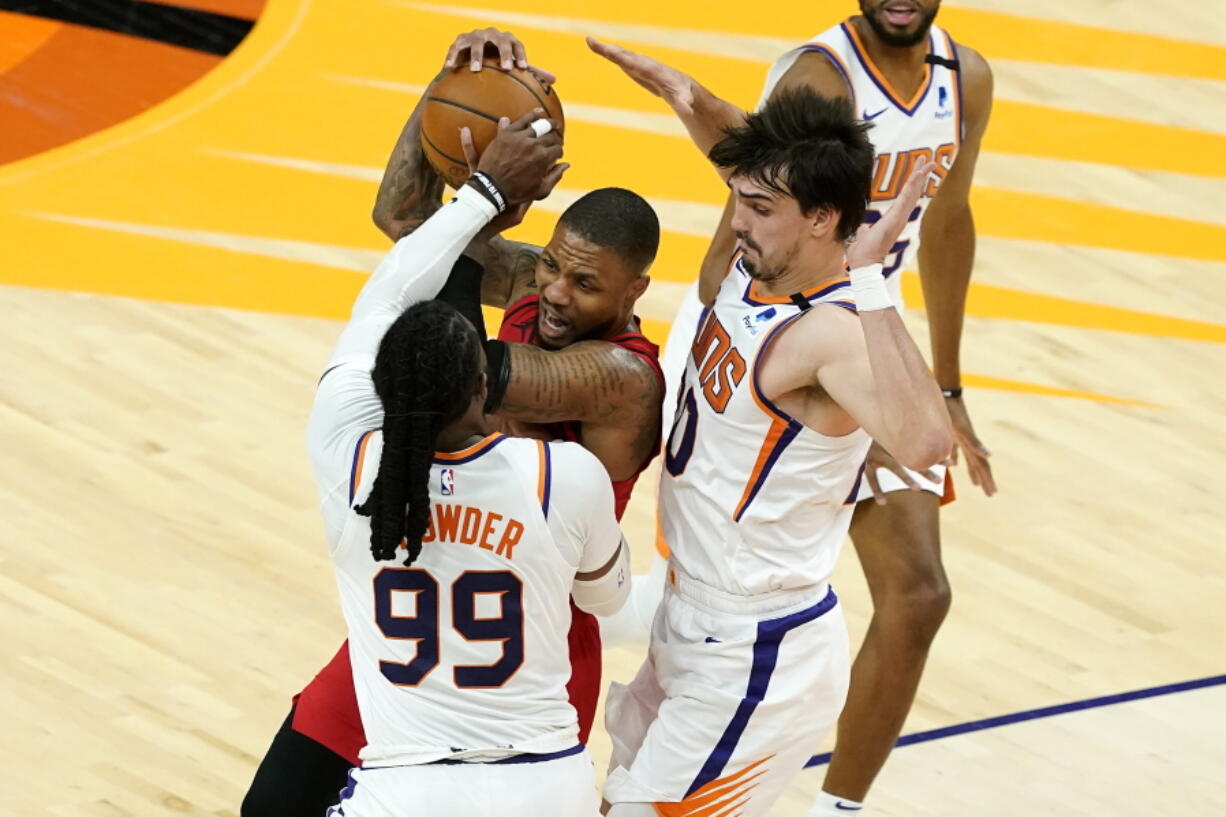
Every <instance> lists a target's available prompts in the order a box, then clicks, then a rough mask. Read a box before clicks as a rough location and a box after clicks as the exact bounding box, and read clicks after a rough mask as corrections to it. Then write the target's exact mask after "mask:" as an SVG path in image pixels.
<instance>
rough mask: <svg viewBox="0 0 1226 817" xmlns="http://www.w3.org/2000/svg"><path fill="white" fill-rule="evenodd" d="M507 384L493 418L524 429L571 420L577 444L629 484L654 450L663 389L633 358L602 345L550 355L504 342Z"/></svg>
mask: <svg viewBox="0 0 1226 817" xmlns="http://www.w3.org/2000/svg"><path fill="white" fill-rule="evenodd" d="M508 352H509V354H510V361H511V367H510V368H511V373H510V379H509V381H508V382H507V389H506V394H505V395H504V397H503V399H502V404H501V407H500V408H499V414H501V415H503V416H505V417H507V418H509V419H512V420H518V421H520V422H525V423H556V422H562V421H565V420H574V421H578V422H579V423H581V424H582V429H583V440H582V442H583V445H584V447H585V448H587V449H588V450H589V451H591V452H592V453H594V454H595V455H596V456H597V457H598V458H599V459H600V461H601V462H602V463H603V464H604V466H605V469H606V470H607V471H608V472H609V475H610V476H611V477H612V478H613V479H615V480H620V479H628V478H629V477H631V476H633V475H634V474H635V473H637V472H638V470H639V467H640V466H641V465H642V464H643V462H644V461H645V460H646V459H647V458H648V457H650V456H651V454H652V453H653V452H654V451H655V446H656V445H658V444H659V434H660V429H659V421H660V401H661V400H662V399H663V397H664V395H663V387H662V385H661V383H660V379H659V377H658V376H657V375H656V373H655V372H654V371H653V370H652V369H651V367H650V366H648V365H647V364H646V363H645V362H643V361H642V360H641V359H640V358H639V357H638V356H637V355H635V354H634V353H632V352H629V351H627V350H626V349H623V348H622V347H620V346H617V345H615V344H612V343H608V342H606V341H602V340H591V341H581V342H579V343H574V344H571V345H570V346H567V347H565V348H563V349H558V350H556V351H546V350H544V349H540V348H538V347H536V346H531V345H528V344H523V343H512V344H509V348H508Z"/></svg>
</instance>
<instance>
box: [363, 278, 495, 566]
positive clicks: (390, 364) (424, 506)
mask: <svg viewBox="0 0 1226 817" xmlns="http://www.w3.org/2000/svg"><path fill="white" fill-rule="evenodd" d="M479 344H480V341H479V339H478V337H477V332H476V330H475V329H474V328H473V326H472V324H470V323H469V322H468V321H467V320H466V319H465V318H464V317H463V316H462V315H461V314H460V313H459V312H457V311H456V310H455V308H454V307H452V306H450V305H448V304H446V303H443V302H442V301H422V302H420V303H416V304H414V305H413V306H411V307H409V308H408V309H406V310H405V311H404V314H402V315H401V316H400V317H399V318H397V319H396V322H395V323H393V324H392V326H391V328H390V329H388V330H387V334H386V335H384V336H383V340H382V341H381V342H380V343H379V353H378V355H377V356H376V357H375V367H374V369H373V370H372V371H371V373H370V374H371V378H372V379H373V380H374V382H375V392H376V393H377V394H378V395H379V400H380V402H382V403H383V413H384V418H383V454H382V456H381V457H380V458H379V472H378V474H377V475H376V476H375V484H374V486H373V488H372V490H371V493H370V496H369V497H368V498H367V500H366V501H365V502H364V503H362V504H361V505H359V506H357V507H356V508H354V510H356V511H357V512H358V513H360V514H362V515H363V516H369V517H370V518H371V523H370V552H371V555H373V556H374V557H375V560H376V561H386V560H389V559H394V558H396V550H397V548H399V547H400V545H401V543H402V542H403V543H404V544H405V545H406V546H407V548H408V552H409V555H408V558H407V559H405V560H404V564H405V565H406V566H407V565H411V564H413V562H414V561H415V560H416V559H417V557H418V556H419V555H420V554H421V540H422V537H423V536H424V535H425V533H426V529H427V526H428V524H429V519H430V464H431V462H432V461H433V459H434V450H435V442H436V440H437V439H438V435H439V431H440V430H441V429H442V428H443V427H444V426H446V425H447V424H448V423H451V422H453V421H454V420H456V419H458V418H459V417H460V416H461V415H463V413H464V411H465V410H466V409H467V408H468V406H469V404H470V403H471V402H472V399H473V395H474V394H475V393H476V391H477V388H478V381H479V379H480V377H481V349H480V345H479Z"/></svg>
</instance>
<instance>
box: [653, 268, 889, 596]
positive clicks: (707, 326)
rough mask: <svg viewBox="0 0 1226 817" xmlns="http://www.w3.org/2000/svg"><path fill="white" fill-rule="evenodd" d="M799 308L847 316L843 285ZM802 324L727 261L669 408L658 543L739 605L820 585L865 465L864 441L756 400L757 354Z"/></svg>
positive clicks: (793, 307) (795, 309) (788, 305)
mask: <svg viewBox="0 0 1226 817" xmlns="http://www.w3.org/2000/svg"><path fill="white" fill-rule="evenodd" d="M804 296H805V298H807V300H808V303H809V304H811V305H814V306H816V305H817V304H826V303H834V304H838V305H839V306H842V307H846V308H848V309H853V310H854V309H855V305H854V303H853V302H852V301H851V288H850V285H849V284H848V282H847V280H846V279H844V280H842V281H838V282H834V283H831V284H829V285H828V286H825V287H823V288H821V289H819V290H816V291H813V292H809V293H804ZM801 314H802V310H801V308H800V307H799V306H798V305H797V304H795V303H793V302H792V300H791V299H789V298H766V297H762V296H760V295H758V294H757V292H756V285H755V284H754V281H753V279H752V278H750V277H749V274H748V273H747V272H745V270H744V269H743V268H742V266H741V263H740V259H739V256H738V257H735V258H734V259H733V264H732V268H731V270H730V271H729V273H728V275H727V276H726V277H725V278H724V282H723V284H722V285H721V286H720V290H719V294H718V295H717V296H716V299H715V303H714V305H713V306H712V307H710V308H708V309H705V310H704V311H703V313H702V316H701V318H700V319H699V323H698V332H697V334H696V335H695V337H694V342H693V345H692V347H691V351H690V355H689V357H688V358H687V360H686V369H685V376H684V380H683V381H682V389H681V393H680V394H679V395H678V398H677V414H676V419H675V420H674V423H673V427H672V432H671V434H670V435H669V441H668V448H667V451H666V452H665V461H664V469H663V474H662V478H661V483H660V505H661V519H662V524H663V529H664V538H665V541H667V542H668V545H669V548H670V549H671V551H672V555H673V558H674V559H675V560H676V562H677V564H678V566H679V567H680V568H681V569H682V570H683V571H684V572H685V573H687V574H689V575H690V576H692V577H693V578H695V579H697V580H699V581H700V582H702V583H704V584H706V585H708V586H711V587H715V588H717V589H720V590H723V591H725V592H728V593H733V594H736V595H754V594H759V593H769V592H773V591H776V590H793V589H799V588H806V587H811V586H814V585H818V584H820V583H821V582H824V581H826V579H827V578H828V577H829V575H830V573H831V571H832V570H833V569H834V563H835V560H836V559H837V558H838V553H839V549H840V547H841V546H842V542H843V537H844V535H846V533H847V529H848V527H849V526H850V524H851V514H852V510H853V509H854V502H855V494H856V488H857V485H856V483H857V482H858V479H859V472H860V469H861V467H862V465H863V463H864V457H865V455H866V454H867V453H868V446H869V437H868V435H867V434H866V433H865V432H864V431H863V430H861V429H857V430H856V431H854V432H852V433H851V434H848V435H846V436H843V437H827V436H825V435H822V434H819V433H817V432H816V431H813V430H812V429H809V428H806V427H805V426H803V425H802V424H801V423H800V422H799V421H798V420H796V419H794V418H792V417H789V416H788V415H787V414H785V413H784V412H783V411H781V410H780V409H779V408H778V407H777V406H775V405H773V404H772V403H771V402H770V400H768V399H767V398H766V397H765V396H764V395H763V394H762V393H761V391H760V390H759V388H758V365H759V364H758V361H759V359H760V357H761V355H762V352H763V350H764V349H766V347H767V345H768V344H769V343H770V342H771V341H772V339H773V338H774V337H775V336H776V334H777V333H778V332H779V331H780V330H782V329H783V328H784V327H785V326H787V325H788V324H789V323H790V322H791V321H792V320H794V319H796V318H798V317H799V316H800V315H801ZM820 319H821V317H820V316H818V315H814V316H813V317H811V318H808V320H820Z"/></svg>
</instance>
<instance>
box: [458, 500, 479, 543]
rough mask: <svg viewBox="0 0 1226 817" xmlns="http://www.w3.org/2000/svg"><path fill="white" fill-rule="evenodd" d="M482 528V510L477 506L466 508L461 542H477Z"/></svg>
mask: <svg viewBox="0 0 1226 817" xmlns="http://www.w3.org/2000/svg"><path fill="white" fill-rule="evenodd" d="M480 529H481V511H479V510H477V509H476V508H465V509H464V529H463V530H462V531H460V542H461V543H462V544H465V545H473V544H476V542H477V531H479V530H480Z"/></svg>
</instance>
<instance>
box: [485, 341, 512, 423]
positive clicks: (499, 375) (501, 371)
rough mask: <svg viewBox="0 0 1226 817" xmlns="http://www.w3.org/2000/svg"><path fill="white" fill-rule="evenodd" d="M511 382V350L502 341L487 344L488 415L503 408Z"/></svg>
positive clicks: (486, 403) (486, 404)
mask: <svg viewBox="0 0 1226 817" xmlns="http://www.w3.org/2000/svg"><path fill="white" fill-rule="evenodd" d="M510 381H511V350H510V348H509V344H508V343H507V342H506V341H502V340H487V341H486V342H485V388H486V389H487V393H486V396H485V408H484V411H485V413H486V414H494V413H495V412H497V411H498V409H500V408H501V407H502V398H503V396H504V395H505V394H506V393H507V383H509V382H510Z"/></svg>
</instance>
